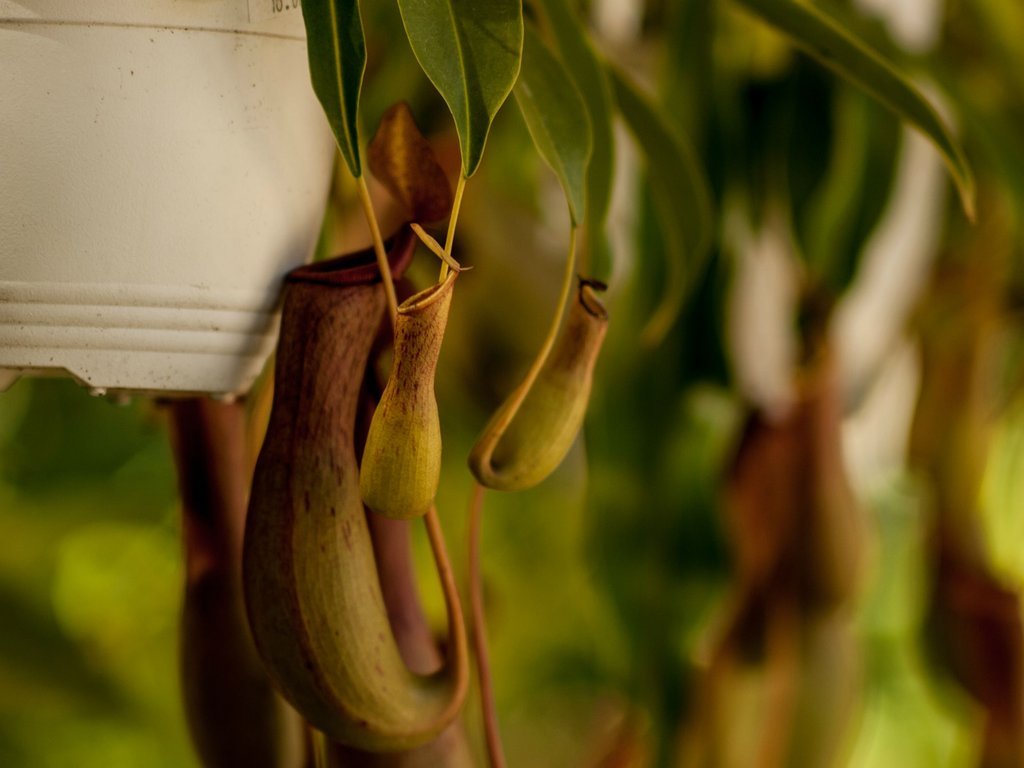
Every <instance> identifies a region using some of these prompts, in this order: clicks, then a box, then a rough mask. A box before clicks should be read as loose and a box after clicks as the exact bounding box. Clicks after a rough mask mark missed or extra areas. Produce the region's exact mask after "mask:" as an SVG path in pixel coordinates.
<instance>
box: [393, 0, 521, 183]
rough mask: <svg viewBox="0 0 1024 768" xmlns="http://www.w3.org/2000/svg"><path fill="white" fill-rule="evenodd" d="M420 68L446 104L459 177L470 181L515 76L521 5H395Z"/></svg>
mask: <svg viewBox="0 0 1024 768" xmlns="http://www.w3.org/2000/svg"><path fill="white" fill-rule="evenodd" d="M398 6H399V9H400V10H401V12H402V22H403V24H405V33H406V36H407V37H408V38H409V43H410V45H412V51H413V53H414V54H415V55H416V59H417V60H418V61H419V63H420V66H421V67H422V68H423V71H424V72H425V73H426V75H427V77H429V78H430V81H431V82H432V83H433V84H434V86H435V87H436V88H437V90H438V91H439V92H440V93H441V96H442V97H443V98H444V100H445V101H446V102H447V103H448V108H449V109H450V110H451V112H452V117H453V118H454V119H455V128H456V130H457V131H458V133H459V145H460V147H461V149H462V173H463V175H464V176H466V177H469V176H472V175H473V173H474V172H475V171H476V169H477V166H479V164H480V159H481V157H482V156H483V152H484V144H485V143H486V141H487V133H488V131H489V130H490V128H491V121H492V120H493V119H494V116H495V115H496V114H497V112H498V109H499V108H500V107H501V105H502V104H503V103H504V102H505V99H506V98H508V95H509V93H510V92H511V91H512V86H513V85H515V82H516V77H517V76H518V75H519V64H520V61H521V59H522V54H523V7H522V2H521V0H398Z"/></svg>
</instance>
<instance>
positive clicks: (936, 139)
mask: <svg viewBox="0 0 1024 768" xmlns="http://www.w3.org/2000/svg"><path fill="white" fill-rule="evenodd" d="M735 2H737V3H738V4H739V5H740V6H742V7H743V8H745V9H746V10H747V11H749V12H750V13H752V14H754V15H755V16H757V17H758V18H760V19H761V21H763V22H765V23H766V24H768V25H769V26H772V27H774V28H775V29H776V30H778V31H779V32H781V33H783V34H784V35H786V36H787V37H789V39H790V40H791V41H792V42H793V43H794V44H796V45H797V46H799V47H800V48H802V49H803V50H805V51H806V52H807V53H809V54H810V55H811V56H813V57H814V58H816V59H817V60H818V61H820V62H821V63H822V64H824V65H825V66H827V67H829V68H830V69H832V70H833V71H835V72H836V73H837V74H838V75H839V76H840V77H843V78H845V79H847V80H849V81H850V82H852V83H853V84H855V85H857V86H858V87H860V88H862V89H863V90H864V91H866V92H867V93H868V94H870V95H871V96H873V97H874V98H875V99H877V100H878V101H880V102H881V103H882V104H884V105H885V106H887V107H888V108H889V109H891V110H893V111H894V112H895V113H896V114H897V115H899V116H900V117H901V118H902V119H903V120H906V121H907V122H908V123H910V124H911V125H913V126H915V127H916V128H917V129H918V130H920V131H921V132H922V133H923V134H924V135H925V136H927V137H928V138H929V139H930V140H931V141H932V143H934V144H935V146H936V147H937V148H938V150H939V152H940V153H941V154H942V156H943V158H944V159H945V161H946V165H947V166H948V167H949V171H950V174H951V175H952V176H953V180H954V181H955V182H956V185H957V188H958V190H959V192H960V201H961V203H962V205H963V209H964V213H965V214H966V215H967V218H969V219H971V220H972V221H973V220H974V195H975V190H974V176H973V174H972V173H971V168H970V166H969V165H968V164H967V160H966V158H965V157H964V153H963V150H962V149H961V147H960V145H959V143H957V141H956V139H954V138H953V134H952V133H951V132H950V130H949V129H948V128H947V127H946V125H945V124H944V123H943V122H942V119H941V118H940V117H939V116H938V114H937V113H936V111H935V109H934V108H933V107H932V105H931V104H930V103H928V101H927V100H926V99H925V98H924V96H922V95H921V93H920V92H919V91H918V90H917V89H916V88H915V87H914V86H913V85H911V84H910V82H909V80H907V78H906V77H904V76H903V75H902V74H900V73H899V72H897V71H896V70H895V69H894V68H893V67H892V66H891V65H890V64H888V63H887V62H886V61H884V60H883V59H882V58H880V57H879V56H878V55H877V54H875V53H874V52H873V51H871V50H870V49H869V48H868V47H866V46H865V45H864V44H863V43H861V42H860V41H859V40H857V39H856V38H855V37H854V36H852V35H851V34H849V33H848V32H846V31H844V30H843V29H842V28H840V27H839V26H838V25H837V24H836V23H835V22H834V21H833V20H832V19H830V18H829V17H828V16H826V15H825V14H823V13H822V12H821V11H819V10H817V9H816V8H814V7H812V6H809V5H805V4H803V3H800V2H798V1H797V0H735Z"/></svg>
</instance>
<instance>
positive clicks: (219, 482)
mask: <svg viewBox="0 0 1024 768" xmlns="http://www.w3.org/2000/svg"><path fill="white" fill-rule="evenodd" d="M168 412H169V415H170V431H171V446H172V448H173V452H174V459H175V464H176V466H177V471H178V486H179V490H180V493H181V499H182V521H183V524H182V528H183V535H184V548H185V561H186V583H185V601H184V609H183V617H182V630H181V632H182V641H181V642H182V644H181V665H182V684H183V688H184V697H185V705H186V710H187V711H186V716H187V719H188V724H189V730H190V733H191V735H192V739H193V742H194V744H195V747H196V751H197V752H198V753H199V756H200V759H201V760H202V763H203V765H204V766H206V767H207V768H233V767H234V766H239V765H245V766H254V767H257V768H263V767H266V768H284V767H286V766H287V767H289V768H295V767H297V766H300V765H302V763H303V761H304V759H305V756H304V752H305V749H304V745H303V739H302V732H301V724H300V721H299V718H298V716H297V715H296V714H295V713H294V712H293V711H292V710H291V709H290V708H289V707H288V706H287V705H286V704H285V703H284V702H283V701H282V700H281V699H280V698H279V697H278V696H277V695H276V694H275V693H274V690H273V688H272V687H271V684H270V681H269V679H268V678H267V676H266V674H265V673H264V671H263V668H262V666H261V665H260V662H259V659H258V657H257V655H256V650H255V647H254V645H253V642H252V637H251V635H250V633H249V627H248V624H247V623H246V619H245V611H244V607H243V602H242V587H241V562H242V533H243V531H244V528H245V513H246V501H247V494H248V486H249V476H250V467H249V462H248V461H247V457H246V437H245V436H246V419H245V410H244V407H243V406H242V404H241V403H232V404H228V403H216V402H214V401H212V400H205V399H189V400H181V401H176V402H173V403H171V404H169V406H168Z"/></svg>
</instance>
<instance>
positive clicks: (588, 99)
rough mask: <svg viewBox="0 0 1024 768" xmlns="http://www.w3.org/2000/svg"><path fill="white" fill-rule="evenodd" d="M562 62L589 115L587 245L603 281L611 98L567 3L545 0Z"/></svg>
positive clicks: (606, 262) (612, 148)
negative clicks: (590, 146)
mask: <svg viewBox="0 0 1024 768" xmlns="http://www.w3.org/2000/svg"><path fill="white" fill-rule="evenodd" d="M541 5H542V6H543V8H544V13H545V15H546V17H547V21H548V25H549V26H550V29H551V33H552V35H553V37H554V39H555V43H556V44H557V46H558V52H559V53H560V54H561V57H562V61H563V63H564V64H565V67H566V69H567V70H568V71H569V74H571V75H572V78H573V80H574V81H575V83H576V87H577V88H579V91H580V95H581V96H582V97H583V101H584V102H585V103H586V105H587V113H588V114H589V116H590V130H591V134H592V136H593V149H592V151H591V154H590V164H589V165H588V166H587V196H586V197H587V214H586V228H587V245H588V252H589V254H590V272H591V274H592V275H593V276H594V277H597V278H599V279H604V278H605V277H607V272H608V270H609V269H610V264H609V261H610V259H609V256H608V241H607V236H606V235H605V221H606V219H607V218H608V205H609V203H610V201H611V195H612V176H613V171H614V164H615V135H614V133H613V132H612V94H611V87H610V86H609V84H608V77H607V76H606V75H605V71H604V67H603V66H602V65H601V61H600V59H599V58H598V55H597V53H596V52H595V51H594V48H593V46H592V45H591V43H590V40H588V39H587V35H586V33H585V32H584V29H583V24H582V22H581V21H580V19H579V18H578V17H577V16H576V14H575V13H573V11H572V8H571V7H570V6H569V2H568V0H542V2H541Z"/></svg>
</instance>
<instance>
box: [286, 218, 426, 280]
mask: <svg viewBox="0 0 1024 768" xmlns="http://www.w3.org/2000/svg"><path fill="white" fill-rule="evenodd" d="M418 242H419V240H418V239H417V238H416V234H415V233H414V232H413V231H412V228H410V227H409V225H408V224H403V225H402V226H401V228H400V229H399V230H398V231H397V232H396V233H395V234H394V235H392V236H391V237H390V238H388V239H387V240H386V241H385V242H384V249H385V250H386V251H387V254H388V264H389V265H390V266H391V275H392V277H393V278H394V279H396V280H397V279H398V278H399V277H401V276H402V273H403V272H405V268H406V267H407V266H409V262H410V261H411V260H412V255H413V252H414V251H415V250H416V244H417V243H418ZM380 278H381V276H380V270H379V269H378V268H377V256H376V254H375V253H374V250H373V248H372V247H369V248H364V249H363V250H360V251H354V252H352V253H346V254H342V255H341V256H335V257H333V258H330V259H325V260H324V261H317V262H314V263H312V264H305V265H303V266H301V267H297V268H295V269H293V270H292V271H291V272H289V273H288V274H287V275H285V278H284V281H285V283H287V284H289V285H293V284H296V283H303V284H306V285H325V286H342V285H371V284H373V283H378V282H380Z"/></svg>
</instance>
